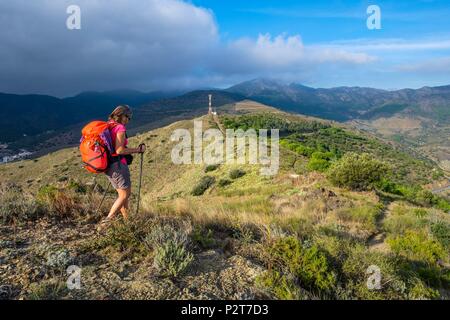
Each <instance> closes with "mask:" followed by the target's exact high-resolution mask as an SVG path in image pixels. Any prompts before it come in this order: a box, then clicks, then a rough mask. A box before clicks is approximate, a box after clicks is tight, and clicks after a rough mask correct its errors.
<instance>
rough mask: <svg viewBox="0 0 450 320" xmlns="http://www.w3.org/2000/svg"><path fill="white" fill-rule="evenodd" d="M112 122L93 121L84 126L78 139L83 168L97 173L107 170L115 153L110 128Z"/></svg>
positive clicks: (112, 125) (112, 124)
mask: <svg viewBox="0 0 450 320" xmlns="http://www.w3.org/2000/svg"><path fill="white" fill-rule="evenodd" d="M114 126H115V124H114V123H113V122H104V121H93V122H91V123H89V124H88V125H87V126H85V127H84V128H83V130H82V132H81V134H82V137H81V140H80V152H81V159H82V161H83V163H84V168H85V169H86V170H88V171H89V172H92V173H95V174H98V173H104V172H106V171H107V170H108V168H109V164H110V163H111V161H112V157H114V156H116V155H115V150H114V146H113V145H112V139H111V133H110V131H109V130H110V129H111V128H113V127H114Z"/></svg>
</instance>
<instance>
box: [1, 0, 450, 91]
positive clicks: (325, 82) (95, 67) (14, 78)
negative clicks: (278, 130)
mask: <svg viewBox="0 0 450 320" xmlns="http://www.w3.org/2000/svg"><path fill="white" fill-rule="evenodd" d="M70 5H77V6H79V8H80V12H81V18H80V19H81V21H80V25H81V29H79V30H69V29H68V28H67V27H66V19H67V18H68V14H67V12H66V11H67V8H68V6H70ZM369 5H378V6H379V7H380V9H381V25H382V28H381V30H369V29H368V28H367V25H366V20H367V17H368V14H367V13H366V11H367V8H368V6H369ZM448 17H450V0H445V1H444V0H434V1H433V0H408V1H406V0H403V1H401V0H397V1H394V0H391V1H378V0H374V1H356V0H346V1H344V0H342V1H323V0H315V1H299V0H298V1H293V0H285V1H275V0H258V1H256V0H246V1H237V0H185V1H184V0H127V1H123V0H97V1H92V0H58V1H48V0H33V1H29V0H15V1H0V92H10V93H47V94H54V95H58V96H66V95H72V94H76V93H78V92H80V91H86V90H113V89H123V88H129V89H137V90H141V91H152V90H172V89H175V90H182V89H184V90H189V89H197V88H205V87H208V88H211V87H218V88H225V87H227V86H231V85H234V84H236V83H239V82H242V81H246V80H250V79H254V78H260V77H264V78H272V79H278V80H282V81H285V82H288V83H289V82H296V83H301V84H304V85H308V86H312V87H337V86H368V87H375V88H384V89H399V88H406V87H409V88H419V87H423V86H439V85H450V19H449V18H448Z"/></svg>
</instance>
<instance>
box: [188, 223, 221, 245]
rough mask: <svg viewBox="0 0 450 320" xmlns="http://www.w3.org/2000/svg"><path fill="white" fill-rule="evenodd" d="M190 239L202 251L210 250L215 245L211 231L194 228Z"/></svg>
mask: <svg viewBox="0 0 450 320" xmlns="http://www.w3.org/2000/svg"><path fill="white" fill-rule="evenodd" d="M191 237H192V240H193V241H194V242H195V243H197V244H198V245H199V246H200V247H201V248H203V249H210V248H213V247H215V246H216V245H217V243H216V240H215V239H214V232H213V231H212V230H211V229H208V230H204V229H202V228H195V229H194V231H193V232H192V235H191Z"/></svg>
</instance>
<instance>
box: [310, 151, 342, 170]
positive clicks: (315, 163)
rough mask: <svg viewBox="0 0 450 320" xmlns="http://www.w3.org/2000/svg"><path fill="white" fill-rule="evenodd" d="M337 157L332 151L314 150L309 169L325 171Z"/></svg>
mask: <svg viewBox="0 0 450 320" xmlns="http://www.w3.org/2000/svg"><path fill="white" fill-rule="evenodd" d="M335 158H336V155H335V154H334V153H332V152H318V151H317V152H314V153H313V154H312V155H311V159H310V160H309V162H308V169H309V170H315V171H320V172H325V171H326V170H327V169H328V168H329V167H330V165H331V161H332V160H333V159H335Z"/></svg>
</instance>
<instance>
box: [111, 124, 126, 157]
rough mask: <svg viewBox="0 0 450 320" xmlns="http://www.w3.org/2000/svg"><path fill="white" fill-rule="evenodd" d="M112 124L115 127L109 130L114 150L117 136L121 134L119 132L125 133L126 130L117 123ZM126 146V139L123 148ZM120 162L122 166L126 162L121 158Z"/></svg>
mask: <svg viewBox="0 0 450 320" xmlns="http://www.w3.org/2000/svg"><path fill="white" fill-rule="evenodd" d="M111 122H112V121H111ZM114 123H115V124H116V125H115V126H114V127H113V128H112V129H110V132H111V139H112V143H113V146H114V148H116V139H117V134H118V133H121V132H127V129H126V128H125V126H124V125H123V124H121V123H117V122H114ZM127 145H128V139H125V145H124V147H127ZM121 161H122V163H123V164H127V160H126V159H125V158H122V159H121Z"/></svg>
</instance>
